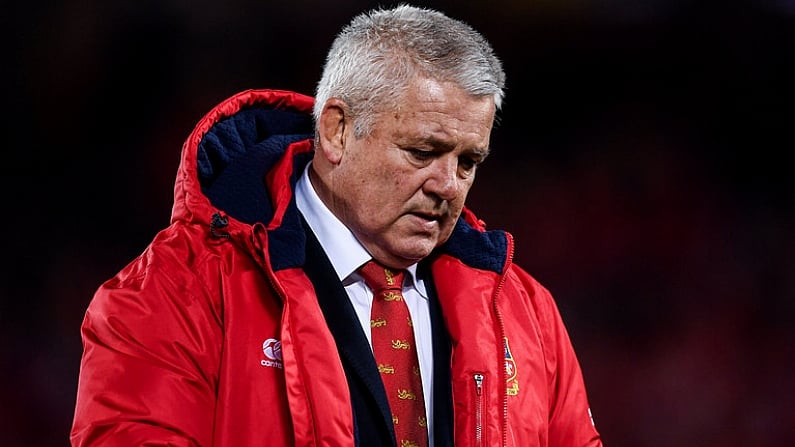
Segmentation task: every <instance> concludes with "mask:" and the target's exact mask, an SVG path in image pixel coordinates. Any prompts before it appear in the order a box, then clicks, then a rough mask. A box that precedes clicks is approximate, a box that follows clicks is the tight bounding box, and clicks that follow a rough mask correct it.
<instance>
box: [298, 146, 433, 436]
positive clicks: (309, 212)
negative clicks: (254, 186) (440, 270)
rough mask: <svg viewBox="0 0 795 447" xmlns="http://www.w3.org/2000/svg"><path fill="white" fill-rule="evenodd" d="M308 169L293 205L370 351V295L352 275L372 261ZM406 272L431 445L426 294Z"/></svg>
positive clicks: (405, 285) (405, 292)
mask: <svg viewBox="0 0 795 447" xmlns="http://www.w3.org/2000/svg"><path fill="white" fill-rule="evenodd" d="M311 166H312V163H311V162H310V163H309V164H308V165H307V167H306V169H305V170H304V173H303V175H301V178H299V179H298V183H297V184H296V187H295V202H296V205H298V209H299V210H300V211H301V214H302V215H303V216H304V219H306V221H307V223H308V224H309V227H310V228H311V229H312V232H314V233H315V236H316V237H317V239H318V241H319V242H320V245H321V246H322V247H323V251H325V252H326V255H327V256H328V258H329V260H330V261H331V265H332V266H333V267H334V271H335V272H336V273H337V276H338V277H339V279H340V281H341V282H342V285H343V287H344V288H345V291H346V292H347V293H348V297H349V298H350V300H351V303H352V304H353V308H354V309H355V310H356V316H357V317H358V318H359V323H360V324H361V326H362V329H363V330H364V334H365V335H366V336H367V341H368V342H369V343H370V349H372V347H373V342H372V336H371V331H370V308H371V307H372V304H373V292H372V291H371V290H370V288H369V287H367V286H366V285H365V283H364V280H363V279H362V277H361V276H360V275H359V274H358V273H357V272H356V270H357V269H358V268H359V267H361V266H362V265H363V264H364V263H365V262H367V261H369V260H370V259H372V256H370V253H368V252H367V250H365V248H364V247H363V246H362V244H361V243H360V242H359V240H358V239H356V237H355V236H354V235H353V233H352V232H351V230H349V229H348V227H346V226H345V224H343V223H342V222H341V221H340V220H339V219H337V217H336V216H335V215H334V214H333V213H332V212H331V210H329V209H328V207H326V205H325V204H324V203H323V201H322V200H320V197H319V196H318V195H317V193H316V192H315V188H314V187H313V186H312V182H311V181H310V180H309V169H310V168H311ZM406 270H408V274H407V275H406V276H405V279H404V280H403V298H404V299H405V300H406V304H407V305H408V308H409V314H410V315H411V321H412V325H413V327H414V340H415V344H416V345H417V355H418V357H419V363H420V375H421V376H422V393H423V396H424V397H425V412H426V414H427V418H428V442H429V443H428V445H433V423H432V417H433V399H432V397H433V343H432V341H433V340H432V336H431V318H430V313H429V309H428V306H429V301H428V293H427V291H426V289H425V283H424V282H423V280H422V279H420V278H418V277H417V264H414V265H411V266H409V267H408V268H407V269H406Z"/></svg>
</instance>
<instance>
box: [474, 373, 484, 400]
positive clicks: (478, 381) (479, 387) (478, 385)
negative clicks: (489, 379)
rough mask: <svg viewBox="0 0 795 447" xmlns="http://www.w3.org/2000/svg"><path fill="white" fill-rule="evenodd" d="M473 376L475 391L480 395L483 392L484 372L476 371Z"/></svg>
mask: <svg viewBox="0 0 795 447" xmlns="http://www.w3.org/2000/svg"><path fill="white" fill-rule="evenodd" d="M472 378H473V379H475V392H477V393H478V396H480V395H481V393H483V374H480V373H475V374H474V375H473V376H472Z"/></svg>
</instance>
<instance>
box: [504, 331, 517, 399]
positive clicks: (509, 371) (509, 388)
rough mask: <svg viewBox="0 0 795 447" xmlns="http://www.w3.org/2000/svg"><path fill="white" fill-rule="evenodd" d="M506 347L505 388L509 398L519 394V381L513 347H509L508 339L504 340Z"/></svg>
mask: <svg viewBox="0 0 795 447" xmlns="http://www.w3.org/2000/svg"><path fill="white" fill-rule="evenodd" d="M502 343H503V345H504V346H505V388H506V392H507V393H508V395H509V396H516V395H517V394H519V380H517V378H516V376H517V373H518V371H517V370H516V361H514V359H513V354H512V353H511V347H510V346H509V345H508V337H505V338H503V339H502Z"/></svg>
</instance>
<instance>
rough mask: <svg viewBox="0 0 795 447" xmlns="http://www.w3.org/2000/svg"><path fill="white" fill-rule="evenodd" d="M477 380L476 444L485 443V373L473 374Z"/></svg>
mask: <svg viewBox="0 0 795 447" xmlns="http://www.w3.org/2000/svg"><path fill="white" fill-rule="evenodd" d="M472 378H473V379H474V380H475V445H476V446H481V445H483V400H484V399H483V374H481V373H475V374H473V375H472Z"/></svg>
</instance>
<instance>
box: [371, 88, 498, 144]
mask: <svg viewBox="0 0 795 447" xmlns="http://www.w3.org/2000/svg"><path fill="white" fill-rule="evenodd" d="M494 111H495V106H494V98H493V97H492V96H490V95H486V96H473V95H471V94H469V93H467V92H466V91H464V90H463V89H462V88H460V87H459V86H457V85H456V84H453V83H451V82H439V81H435V80H431V79H426V78H420V79H417V80H415V81H414V82H412V83H411V84H410V85H409V88H408V89H407V90H406V92H405V94H404V95H403V97H402V99H401V100H400V101H399V102H398V107H396V108H395V110H392V111H384V112H383V113H382V114H380V116H379V119H377V120H376V121H377V124H376V127H378V128H379V129H378V130H379V131H381V132H384V133H385V134H386V136H389V137H391V138H394V139H403V140H418V141H426V140H428V141H435V142H438V143H439V144H446V145H452V146H458V145H459V144H466V145H471V146H476V147H487V146H488V140H489V136H490V134H491V128H492V124H493V122H494Z"/></svg>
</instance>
